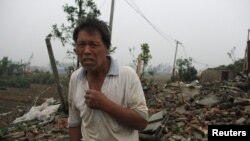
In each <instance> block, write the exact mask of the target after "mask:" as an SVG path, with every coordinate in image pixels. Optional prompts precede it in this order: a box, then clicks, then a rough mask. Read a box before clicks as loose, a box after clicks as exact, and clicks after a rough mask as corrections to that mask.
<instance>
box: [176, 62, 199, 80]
mask: <svg viewBox="0 0 250 141" xmlns="http://www.w3.org/2000/svg"><path fill="white" fill-rule="evenodd" d="M176 64H177V66H178V76H179V79H180V80H182V81H186V82H190V81H193V80H195V79H196V78H197V76H196V75H197V70H196V69H195V67H194V66H192V58H188V59H182V58H180V59H177V61H176Z"/></svg>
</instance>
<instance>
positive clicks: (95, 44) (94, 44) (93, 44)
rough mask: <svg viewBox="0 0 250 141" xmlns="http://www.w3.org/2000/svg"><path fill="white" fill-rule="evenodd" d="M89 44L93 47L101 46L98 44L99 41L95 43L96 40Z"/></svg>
mask: <svg viewBox="0 0 250 141" xmlns="http://www.w3.org/2000/svg"><path fill="white" fill-rule="evenodd" d="M89 45H90V46H91V47H98V46H99V44H98V43H95V42H92V43H89Z"/></svg>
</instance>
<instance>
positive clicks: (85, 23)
mask: <svg viewBox="0 0 250 141" xmlns="http://www.w3.org/2000/svg"><path fill="white" fill-rule="evenodd" d="M81 30H84V31H86V32H88V33H92V32H96V31H97V32H99V33H100V34H101V37H102V41H103V43H104V44H105V46H106V47H107V49H109V48H110V45H111V35H110V31H109V27H108V26H107V24H106V23H105V22H104V21H101V20H98V19H96V18H92V17H91V18H85V19H83V20H81V21H80V22H79V24H78V25H77V27H76V28H75V29H74V32H73V40H74V41H75V42H76V41H77V36H78V33H79V32H80V31H81Z"/></svg>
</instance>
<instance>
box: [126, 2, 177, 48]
mask: <svg viewBox="0 0 250 141" xmlns="http://www.w3.org/2000/svg"><path fill="white" fill-rule="evenodd" d="M130 1H133V0H130ZM125 2H126V3H127V4H128V5H129V6H130V7H131V8H132V9H134V10H135V12H136V13H137V14H139V15H140V16H141V17H142V18H143V19H144V20H145V21H146V22H147V23H148V24H149V25H150V26H151V27H152V28H153V29H154V30H155V31H156V32H157V33H158V34H159V35H160V36H162V37H163V38H164V39H165V40H166V41H168V42H169V43H170V44H171V45H172V46H174V45H173V44H172V42H171V41H170V40H169V38H171V39H172V41H176V40H175V39H174V38H172V37H171V36H168V35H167V34H166V33H163V32H162V31H161V30H159V29H158V28H157V27H156V26H155V25H154V24H153V23H152V22H151V21H150V20H149V19H148V18H147V17H146V16H145V15H144V14H143V13H142V11H141V10H140V9H139V7H138V6H137V5H136V3H135V2H134V1H133V2H129V1H128V0H125ZM132 3H133V4H132ZM166 36H168V37H166Z"/></svg>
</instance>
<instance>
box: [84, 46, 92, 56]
mask: <svg viewBox="0 0 250 141" xmlns="http://www.w3.org/2000/svg"><path fill="white" fill-rule="evenodd" d="M83 53H84V54H91V47H90V46H89V45H87V46H86V47H84V51H83Z"/></svg>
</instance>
